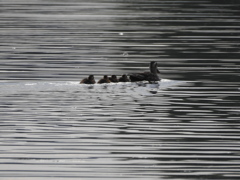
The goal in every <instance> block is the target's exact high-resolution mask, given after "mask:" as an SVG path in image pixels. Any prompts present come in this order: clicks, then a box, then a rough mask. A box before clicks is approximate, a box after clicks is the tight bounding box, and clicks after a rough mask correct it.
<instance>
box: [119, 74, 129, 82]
mask: <svg viewBox="0 0 240 180" xmlns="http://www.w3.org/2000/svg"><path fill="white" fill-rule="evenodd" d="M119 82H129V79H128V77H127V75H126V74H123V75H122V77H120V78H119Z"/></svg>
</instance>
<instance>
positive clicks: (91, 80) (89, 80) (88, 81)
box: [80, 75, 96, 84]
mask: <svg viewBox="0 0 240 180" xmlns="http://www.w3.org/2000/svg"><path fill="white" fill-rule="evenodd" d="M95 83H96V81H95V79H94V76H93V75H89V77H88V78H85V79H83V80H81V82H80V84H95Z"/></svg>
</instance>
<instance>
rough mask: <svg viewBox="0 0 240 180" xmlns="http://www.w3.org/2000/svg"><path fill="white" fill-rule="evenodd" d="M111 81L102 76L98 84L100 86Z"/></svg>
mask: <svg viewBox="0 0 240 180" xmlns="http://www.w3.org/2000/svg"><path fill="white" fill-rule="evenodd" d="M110 82H111V81H110V80H109V78H108V76H107V75H104V76H103V79H100V80H99V81H98V84H102V83H110Z"/></svg>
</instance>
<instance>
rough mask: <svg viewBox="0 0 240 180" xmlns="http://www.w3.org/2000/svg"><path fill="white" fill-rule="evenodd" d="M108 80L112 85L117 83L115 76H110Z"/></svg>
mask: <svg viewBox="0 0 240 180" xmlns="http://www.w3.org/2000/svg"><path fill="white" fill-rule="evenodd" d="M109 80H110V81H111V82H113V83H117V82H118V79H117V76H116V75H112V76H111V77H110V78H109Z"/></svg>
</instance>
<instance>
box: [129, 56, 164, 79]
mask: <svg viewBox="0 0 240 180" xmlns="http://www.w3.org/2000/svg"><path fill="white" fill-rule="evenodd" d="M149 69H150V72H143V73H136V74H129V77H130V79H131V82H136V81H144V80H145V81H149V82H153V81H159V80H160V78H159V77H158V73H160V72H159V70H158V68H157V62H155V61H152V62H150V66H149Z"/></svg>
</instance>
